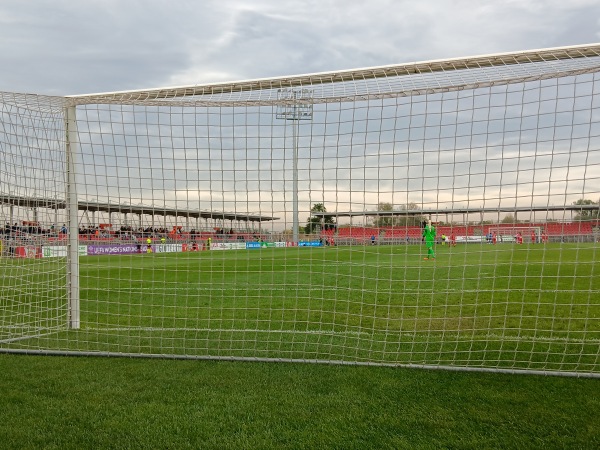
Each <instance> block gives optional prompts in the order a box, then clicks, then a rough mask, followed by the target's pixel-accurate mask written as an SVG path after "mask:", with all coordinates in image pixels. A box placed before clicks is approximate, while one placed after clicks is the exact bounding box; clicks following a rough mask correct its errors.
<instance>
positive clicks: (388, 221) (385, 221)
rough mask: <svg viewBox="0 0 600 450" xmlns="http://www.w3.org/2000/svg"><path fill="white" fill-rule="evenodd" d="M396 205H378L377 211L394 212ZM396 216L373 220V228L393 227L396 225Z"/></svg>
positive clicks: (383, 203) (379, 217) (384, 203)
mask: <svg viewBox="0 0 600 450" xmlns="http://www.w3.org/2000/svg"><path fill="white" fill-rule="evenodd" d="M393 210H394V205H392V204H391V203H386V202H382V203H379V204H378V205H377V211H393ZM394 219H395V217H394V216H383V217H381V216H378V217H377V218H375V219H373V226H375V227H391V226H392V225H394Z"/></svg>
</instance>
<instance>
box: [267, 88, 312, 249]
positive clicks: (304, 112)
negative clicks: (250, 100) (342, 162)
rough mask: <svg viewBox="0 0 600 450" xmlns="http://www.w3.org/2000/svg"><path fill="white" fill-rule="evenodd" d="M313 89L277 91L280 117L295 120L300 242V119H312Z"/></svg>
mask: <svg viewBox="0 0 600 450" xmlns="http://www.w3.org/2000/svg"><path fill="white" fill-rule="evenodd" d="M312 98H313V91H312V90H310V89H292V88H285V89H279V90H278V91H277V99H278V100H280V101H282V102H283V103H280V104H279V105H278V106H277V115H276V117H277V118H278V119H285V120H293V121H294V122H293V126H292V138H293V141H294V156H293V169H292V171H293V187H292V193H293V225H292V240H293V242H294V244H298V228H299V225H298V224H299V220H298V139H299V135H300V121H301V120H311V119H312V114H313V107H312Z"/></svg>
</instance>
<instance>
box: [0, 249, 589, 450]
mask: <svg viewBox="0 0 600 450" xmlns="http://www.w3.org/2000/svg"><path fill="white" fill-rule="evenodd" d="M422 250H423V249H422V248H420V247H419V246H397V247H392V246H385V247H384V246H382V247H375V246H374V247H370V246H368V247H339V248H293V249H261V250H256V251H222V252H218V251H212V252H201V253H187V254H166V253H165V254H153V255H134V256H102V257H85V258H81V259H80V263H81V267H80V274H81V329H80V330H66V329H65V323H66V314H67V309H66V296H65V281H64V274H65V262H64V260H60V259H40V260H18V259H2V260H0V269H1V273H0V275H1V277H0V301H1V303H0V306H1V308H0V311H1V316H0V319H1V320H0V333H2V334H1V335H0V336H1V337H2V338H1V339H0V342H1V344H0V351H1V350H4V351H22V350H36V351H37V350H43V351H63V352H70V351H73V350H79V351H83V352H89V353H91V354H106V353H112V354H121V355H130V354H135V355H144V354H145V355H154V356H156V355H158V356H161V355H163V356H169V355H170V356H179V357H222V358H229V357H246V358H248V359H250V360H252V359H256V358H276V359H277V358H280V359H283V360H290V359H300V360H313V359H318V360H321V361H332V362H350V363H352V362H362V363H391V364H397V363H399V364H414V365H423V364H427V365H442V366H446V367H452V366H466V367H469V368H481V367H485V368H504V369H539V370H545V371H548V372H553V371H557V370H566V371H570V372H576V373H578V374H581V375H588V374H590V373H596V374H597V373H598V372H599V371H600V367H599V366H600V362H599V359H600V356H599V353H600V345H599V339H600V335H599V334H600V302H599V301H598V298H599V296H598V294H599V289H600V285H599V281H598V274H599V273H598V272H599V269H598V263H597V261H598V255H599V253H600V249H599V248H598V247H596V246H594V245H591V244H586V245H584V244H549V245H546V246H541V245H540V246H533V245H532V246H518V247H517V246H512V245H510V246H504V245H503V246H497V247H494V246H487V245H469V246H462V247H460V246H459V247H456V248H447V247H438V248H437V259H436V260H435V261H424V260H423V259H422V255H421V252H422ZM0 373H1V374H2V375H1V376H0V442H1V445H0V446H1V447H2V448H7V449H23V448H57V449H58V448H60V449H71V448H72V449H81V448H140V449H141V448H218V449H224V448H236V449H237V448H282V449H283V448H290V449H292V448H293V449H299V448H344V449H352V448H357V449H358V448H361V449H362V448H382V449H383V448H390V449H391V448H394V449H400V448H406V449H418V448H424V449H429V448H526V449H529V448H544V449H554V448H578V449H588V448H589V449H595V448H598V447H599V446H600V415H599V414H598V411H599V410H600V394H599V392H600V389H599V385H598V383H599V382H600V380H599V379H582V378H570V377H568V378H564V377H543V376H535V375H534V376H532V375H519V374H507V373H476V372H468V373H467V372H454V371H445V370H438V371H425V370H413V369H405V368H392V367H381V366H380V367H374V366H369V367H363V366H348V365H329V364H299V363H288V362H280V363H271V362H268V363H267V362H252V361H247V362H239V361H206V360H202V361H180V360H175V361H173V360H165V359H156V358H152V359H143V358H141V359H140V358H96V357H77V358H73V357H64V356H56V357H47V356H24V355H11V354H0Z"/></svg>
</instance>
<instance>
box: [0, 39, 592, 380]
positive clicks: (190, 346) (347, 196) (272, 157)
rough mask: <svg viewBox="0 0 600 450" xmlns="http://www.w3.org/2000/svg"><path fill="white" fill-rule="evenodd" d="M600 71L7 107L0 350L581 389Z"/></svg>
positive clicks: (526, 61)
mask: <svg viewBox="0 0 600 450" xmlns="http://www.w3.org/2000/svg"><path fill="white" fill-rule="evenodd" d="M599 68H600V57H598V48H596V47H589V48H585V49H581V48H575V49H561V50H556V51H554V52H552V51H544V52H542V51H538V52H531V53H521V54H513V55H501V56H495V57H478V58H470V59H461V60H448V61H437V62H431V63H415V64H409V65H403V66H390V67H381V68H374V69H361V70H356V71H347V72H338V73H331V74H314V75H305V76H299V77H289V78H282V79H271V80H254V81H247V82H240V83H222V84H218V85H206V86H189V87H181V88H168V89H157V90H151V91H140V92H125V93H123V92H122V93H110V94H91V95H87V96H72V97H65V98H55V97H44V96H36V95H21V94H11V93H1V94H0V100H1V103H0V105H1V109H0V111H1V112H0V114H1V115H0V119H1V120H0V123H1V125H0V152H1V153H2V159H1V161H2V162H0V170H1V171H2V180H1V181H0V188H1V189H0V190H1V199H2V204H1V209H0V218H2V219H3V221H4V222H5V223H6V226H5V228H4V230H3V231H4V232H3V237H2V258H1V259H0V270H1V273H2V281H0V302H1V303H0V350H2V351H19V352H22V351H34V352H36V351H37V352H80V353H90V354H121V355H148V356H151V355H152V356H154V355H161V356H170V357H186V358H187V357H190V358H247V359H268V360H294V361H296V360H298V361H330V362H342V363H357V364H361V363H368V364H393V365H396V364H406V365H420V366H435V367H462V368H469V369H473V368H480V369H493V370H528V371H545V372H551V373H576V374H579V375H581V374H586V375H589V374H592V375H594V374H597V373H598V372H599V364H600V363H599V358H600V353H599V350H598V349H599V346H598V342H599V339H600V323H599V320H600V319H599V318H598V314H597V313H598V308H599V306H598V305H597V301H596V300H595V298H596V297H597V296H598V293H599V291H600V285H599V284H598V281H597V280H598V270H599V269H598V265H597V260H598V251H600V250H599V249H598V244H597V243H595V240H597V236H598V231H597V230H598V199H599V197H600V111H599V108H600V84H599V83H598V69H599ZM282 93H283V94H282ZM68 111H72V112H75V117H76V120H75V121H73V120H72V119H70V117H71V116H69V115H68V114H67V112H68ZM67 130H69V132H67ZM75 130H76V131H75ZM67 143H68V144H69V146H67ZM69 152H71V153H69ZM67 154H70V156H71V157H72V158H73V159H72V162H73V166H72V167H73V172H74V173H73V174H72V175H73V176H74V180H75V183H70V182H69V174H68V172H69V164H68V158H67ZM74 193H75V194H76V196H75V197H74V198H76V202H75V204H74V203H73V202H69V196H71V198H73V197H72V196H73V194H74ZM429 220H433V225H434V227H435V228H436V234H435V236H434V238H433V240H432V242H429V241H428V240H425V241H424V240H423V239H424V238H423V231H424V229H423V224H424V223H425V222H427V221H429ZM74 223H77V224H78V226H77V227H74V226H73V225H72V224H74ZM63 224H65V229H63ZM509 228H510V232H509V231H507V230H509ZM515 230H536V239H535V241H531V240H529V239H528V238H529V236H528V235H526V236H525V242H524V244H523V245H518V243H516V242H513V241H509V240H504V239H501V240H499V241H496V240H494V241H493V242H492V240H491V236H494V235H502V236H505V235H508V234H511V233H513V232H514V231H515ZM73 236H76V239H73ZM542 236H545V238H544V239H542ZM488 237H490V238H489V239H488ZM489 244H492V245H489ZM493 244H498V245H493ZM75 247H77V248H75ZM69 252H71V253H69ZM73 252H75V253H73ZM73 254H79V257H78V258H76V259H77V264H76V265H73V262H72V259H73V256H72V255H73ZM424 258H426V259H424ZM74 304H77V305H78V308H79V309H78V315H79V318H80V321H79V320H78V321H76V322H73V321H70V320H69V314H70V313H71V314H72V311H71V312H70V308H72V307H73V305H74ZM69 305H71V306H69Z"/></svg>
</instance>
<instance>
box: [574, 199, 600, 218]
mask: <svg viewBox="0 0 600 450" xmlns="http://www.w3.org/2000/svg"><path fill="white" fill-rule="evenodd" d="M573 205H576V206H588V205H595V206H597V208H595V209H591V210H587V209H586V210H583V209H582V210H581V211H579V213H578V214H577V215H576V216H575V219H574V220H595V219H598V218H600V205H599V204H598V202H595V201H593V200H588V199H584V198H580V199H579V200H577V201H576V202H573Z"/></svg>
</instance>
